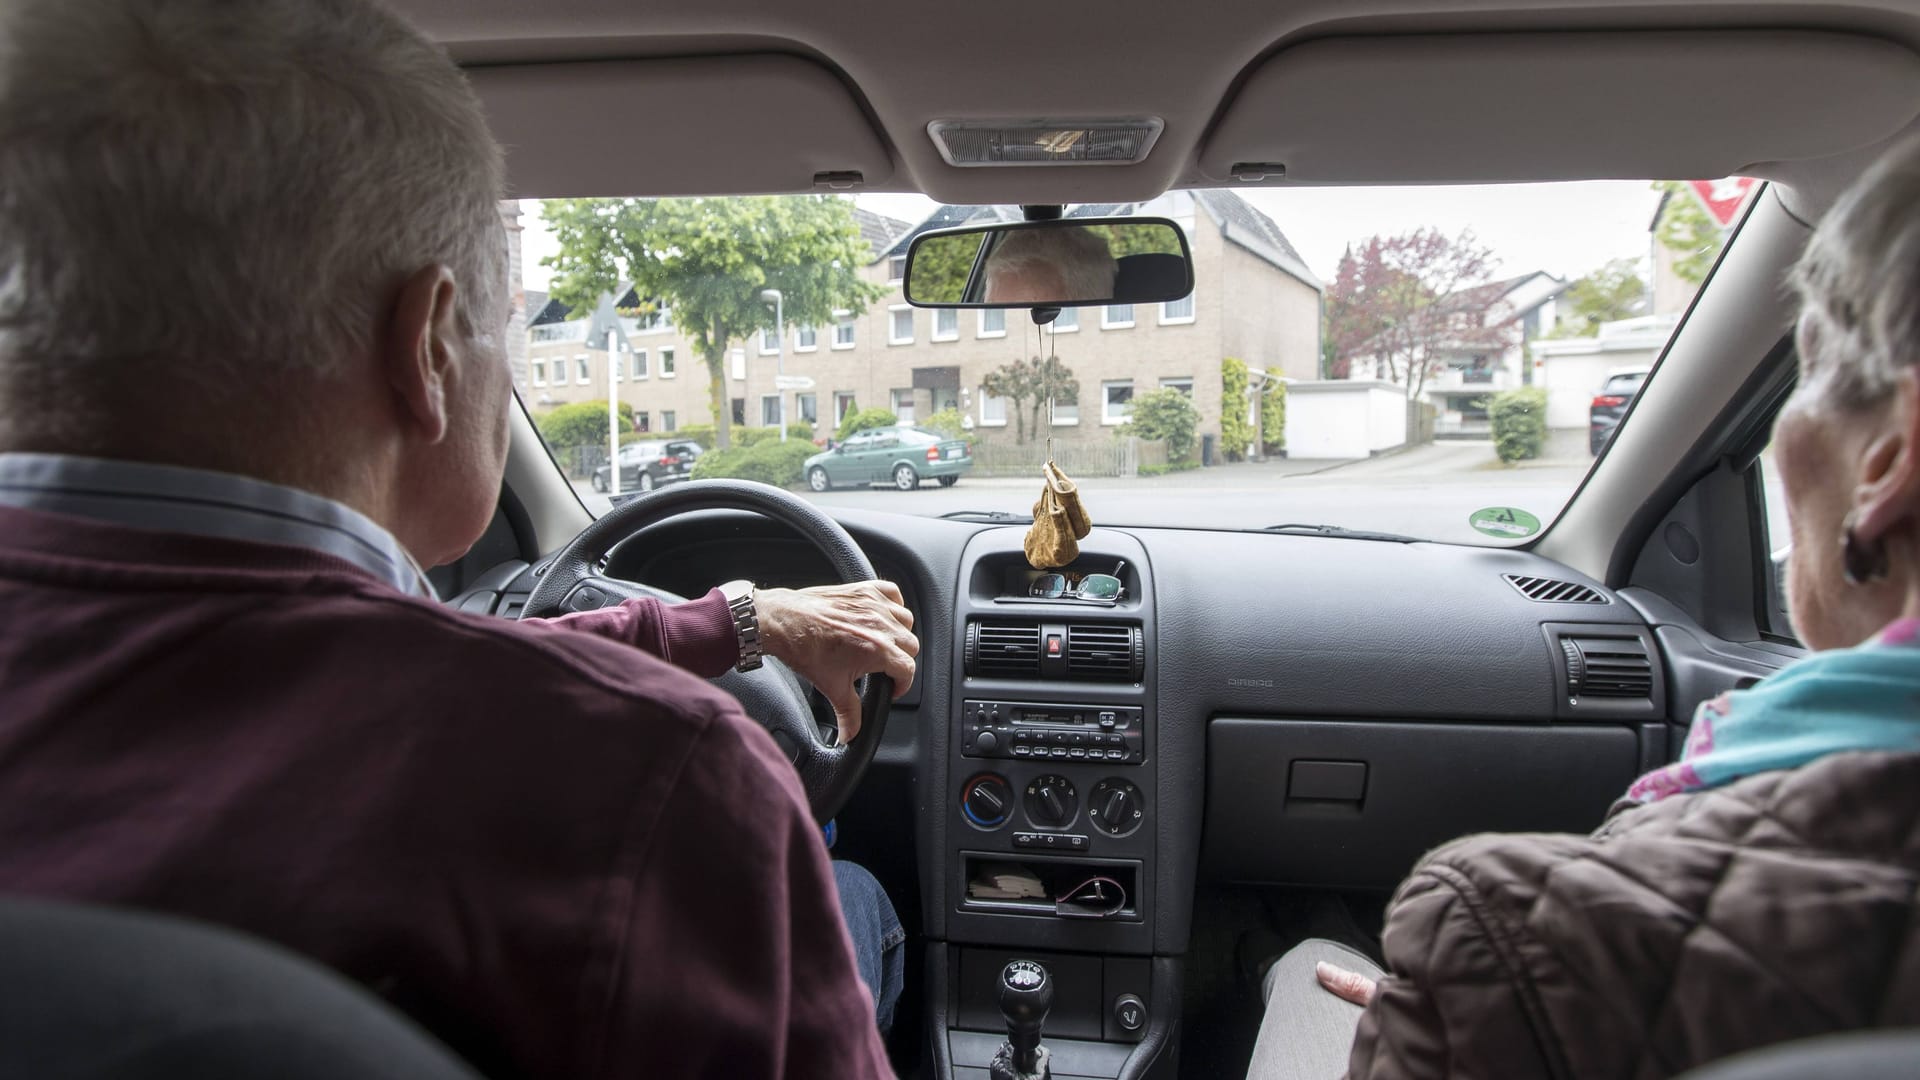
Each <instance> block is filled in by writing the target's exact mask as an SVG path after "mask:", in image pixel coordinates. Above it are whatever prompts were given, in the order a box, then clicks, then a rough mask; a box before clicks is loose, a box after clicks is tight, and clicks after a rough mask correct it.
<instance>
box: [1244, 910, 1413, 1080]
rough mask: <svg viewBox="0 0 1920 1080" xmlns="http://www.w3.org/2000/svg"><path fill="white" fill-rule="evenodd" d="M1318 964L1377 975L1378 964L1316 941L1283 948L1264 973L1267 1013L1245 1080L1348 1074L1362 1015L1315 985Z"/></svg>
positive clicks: (1326, 1078) (1332, 1078)
mask: <svg viewBox="0 0 1920 1080" xmlns="http://www.w3.org/2000/svg"><path fill="white" fill-rule="evenodd" d="M1322 960H1324V961H1326V962H1327V963H1329V964H1334V965H1336V966H1338V967H1343V968H1346V969H1347V970H1348V971H1357V972H1359V973H1360V974H1362V975H1365V976H1366V977H1367V978H1369V979H1378V978H1379V977H1380V976H1381V974H1382V972H1381V970H1380V967H1379V965H1377V964H1375V963H1374V962H1373V961H1371V960H1369V959H1367V958H1366V957H1365V956H1362V955H1361V954H1360V953H1357V952H1354V951H1353V950H1352V949H1349V948H1347V947H1346V946H1345V945H1340V944H1336V943H1334V942H1331V941H1326V940H1323V939H1321V938H1310V939H1308V940H1306V941H1303V942H1301V943H1300V944H1298V945H1295V946H1294V947H1293V948H1291V949H1288V950H1287V951H1286V953H1285V954H1283V955H1282V956H1281V957H1280V959H1278V960H1276V961H1274V963H1273V967H1272V968H1270V969H1268V971H1267V978H1266V981H1265V983H1264V984H1262V987H1261V989H1262V991H1263V992H1264V993H1265V995H1266V999H1267V1012H1266V1016H1265V1017H1264V1018H1262V1019H1261V1021H1260V1038H1259V1041H1257V1042H1255V1043H1254V1044H1253V1063H1252V1064H1251V1065H1249V1066H1248V1067H1247V1080H1337V1078H1339V1077H1343V1076H1345V1075H1346V1074H1347V1058H1348V1057H1349V1056H1350V1055H1351V1054H1352V1053H1353V1033H1354V1030H1355V1029H1357V1028H1358V1027H1359V1026H1360V1013H1361V1012H1362V1011H1363V1010H1362V1009H1361V1008H1360V1006H1358V1005H1354V1004H1351V1003H1349V1002H1346V1001H1342V1000H1341V999H1339V998H1337V997H1334V996H1333V994H1332V993H1331V992H1329V991H1328V990H1327V989H1326V988H1325V987H1323V986H1321V985H1320V980H1319V978H1318V977H1317V976H1315V975H1314V973H1313V965H1314V964H1316V963H1318V962H1320V961H1322Z"/></svg>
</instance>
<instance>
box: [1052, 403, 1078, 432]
mask: <svg viewBox="0 0 1920 1080" xmlns="http://www.w3.org/2000/svg"><path fill="white" fill-rule="evenodd" d="M1079 422H1080V403H1079V402H1078V401H1055V402H1054V403H1053V425H1054V426H1055V427H1072V426H1073V425H1075V424H1077V423H1079Z"/></svg>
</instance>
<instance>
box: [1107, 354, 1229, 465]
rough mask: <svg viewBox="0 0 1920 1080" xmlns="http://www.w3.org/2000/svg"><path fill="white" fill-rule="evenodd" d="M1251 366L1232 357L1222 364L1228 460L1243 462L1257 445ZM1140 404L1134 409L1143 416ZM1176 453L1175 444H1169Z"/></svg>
mask: <svg viewBox="0 0 1920 1080" xmlns="http://www.w3.org/2000/svg"><path fill="white" fill-rule="evenodd" d="M1248 381H1249V380H1248V378H1247V363H1246V361H1244V360H1236V359H1234V358H1233V357H1231V356H1229V357H1227V358H1226V359H1225V360H1222V361H1220V451H1221V453H1223V454H1225V455H1226V456H1227V460H1228V461H1239V460H1240V459H1241V458H1242V457H1245V456H1246V453H1247V447H1249V446H1252V445H1253V424H1252V423H1250V422H1249V421H1248V420H1247V383H1248ZM1139 408H1140V407H1139V405H1137V404H1136V405H1135V406H1134V413H1135V415H1139ZM1167 451H1168V452H1169V453H1171V452H1172V451H1173V445H1172V444H1171V443H1169V444H1168V445H1167Z"/></svg>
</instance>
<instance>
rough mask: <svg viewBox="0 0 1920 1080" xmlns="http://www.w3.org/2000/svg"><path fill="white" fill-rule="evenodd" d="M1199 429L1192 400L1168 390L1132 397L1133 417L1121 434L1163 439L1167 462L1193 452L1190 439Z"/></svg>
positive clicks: (1197, 415)
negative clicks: (1165, 442) (1165, 441)
mask: <svg viewBox="0 0 1920 1080" xmlns="http://www.w3.org/2000/svg"><path fill="white" fill-rule="evenodd" d="M1242 400H1245V399H1244V398H1243V399H1242ZM1199 427H1200V410H1199V409H1196V408H1194V405H1193V401H1192V399H1190V398H1188V397H1187V395H1185V394H1183V393H1181V392H1180V391H1178V390H1175V389H1173V388H1171V387H1168V388H1166V389H1163V390H1149V391H1147V392H1146V393H1144V394H1136V395H1134V398H1133V416H1132V419H1130V420H1129V421H1128V422H1127V426H1126V427H1124V428H1122V429H1121V434H1123V435H1138V436H1139V437H1140V438H1142V439H1165V440H1167V460H1168V461H1180V460H1182V459H1183V458H1185V457H1186V456H1187V455H1188V454H1190V453H1192V452H1193V436H1194V432H1195V431H1196V430H1198V429H1199ZM1248 437H1249V438H1251V437H1252V435H1251V433H1249V434H1248Z"/></svg>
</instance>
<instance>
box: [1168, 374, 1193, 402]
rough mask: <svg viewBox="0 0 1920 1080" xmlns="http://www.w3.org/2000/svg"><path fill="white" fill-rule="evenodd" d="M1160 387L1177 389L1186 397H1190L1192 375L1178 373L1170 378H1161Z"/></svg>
mask: <svg viewBox="0 0 1920 1080" xmlns="http://www.w3.org/2000/svg"><path fill="white" fill-rule="evenodd" d="M1160 389H1162V390H1178V391H1180V392H1181V393H1183V394H1185V395H1187V396H1188V397H1192V396H1193V376H1191V375H1180V376H1176V377H1174V378H1171V379H1161V380H1160Z"/></svg>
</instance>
